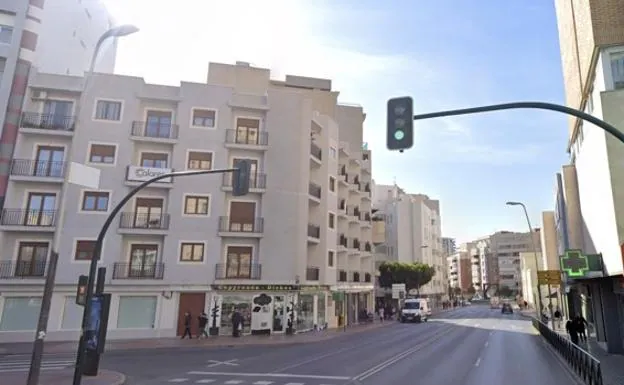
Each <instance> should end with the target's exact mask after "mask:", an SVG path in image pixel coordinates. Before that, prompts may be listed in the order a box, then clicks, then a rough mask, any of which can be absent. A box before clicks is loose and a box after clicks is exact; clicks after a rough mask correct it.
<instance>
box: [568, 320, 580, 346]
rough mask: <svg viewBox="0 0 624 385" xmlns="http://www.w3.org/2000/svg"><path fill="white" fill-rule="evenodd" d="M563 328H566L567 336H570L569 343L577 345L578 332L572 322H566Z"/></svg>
mask: <svg viewBox="0 0 624 385" xmlns="http://www.w3.org/2000/svg"><path fill="white" fill-rule="evenodd" d="M565 327H566V331H567V332H568V335H569V336H570V341H572V343H574V344H576V345H578V342H579V337H578V332H577V330H576V323H575V322H574V321H573V320H568V322H566V325H565Z"/></svg>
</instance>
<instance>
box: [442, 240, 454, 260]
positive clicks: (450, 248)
mask: <svg viewBox="0 0 624 385" xmlns="http://www.w3.org/2000/svg"><path fill="white" fill-rule="evenodd" d="M456 251H457V246H456V241H455V238H448V237H442V252H443V253H444V255H447V256H449V255H451V254H455V252H456Z"/></svg>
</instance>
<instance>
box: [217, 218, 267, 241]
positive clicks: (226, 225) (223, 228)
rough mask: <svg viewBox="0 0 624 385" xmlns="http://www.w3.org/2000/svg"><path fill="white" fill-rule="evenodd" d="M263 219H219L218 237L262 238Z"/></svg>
mask: <svg viewBox="0 0 624 385" xmlns="http://www.w3.org/2000/svg"><path fill="white" fill-rule="evenodd" d="M263 232H264V218H260V217H259V218H254V219H236V218H232V217H219V236H220V237H233V238H262V235H263Z"/></svg>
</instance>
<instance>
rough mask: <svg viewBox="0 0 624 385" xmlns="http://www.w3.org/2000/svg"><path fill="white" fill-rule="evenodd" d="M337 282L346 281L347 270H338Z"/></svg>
mask: <svg viewBox="0 0 624 385" xmlns="http://www.w3.org/2000/svg"><path fill="white" fill-rule="evenodd" d="M338 282H347V272H346V271H344V270H340V271H338Z"/></svg>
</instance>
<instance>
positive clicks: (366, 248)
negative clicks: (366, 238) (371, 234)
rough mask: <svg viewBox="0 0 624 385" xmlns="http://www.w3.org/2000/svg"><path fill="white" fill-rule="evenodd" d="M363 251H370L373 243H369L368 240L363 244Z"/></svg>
mask: <svg viewBox="0 0 624 385" xmlns="http://www.w3.org/2000/svg"><path fill="white" fill-rule="evenodd" d="M363 251H366V252H369V253H370V252H372V251H373V245H371V243H370V242H366V243H365V244H364V247H363Z"/></svg>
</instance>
